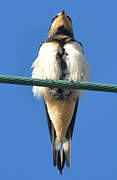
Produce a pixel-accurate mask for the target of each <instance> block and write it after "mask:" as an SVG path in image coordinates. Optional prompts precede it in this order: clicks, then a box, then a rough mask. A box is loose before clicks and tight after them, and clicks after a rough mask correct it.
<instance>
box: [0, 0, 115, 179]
mask: <svg viewBox="0 0 117 180" xmlns="http://www.w3.org/2000/svg"><path fill="white" fill-rule="evenodd" d="M63 9H65V11H66V13H67V14H68V15H69V16H70V17H71V19H72V22H73V28H74V35H75V38H76V39H77V40H78V41H81V42H82V44H83V47H84V51H85V56H86V57H87V59H88V62H89V65H90V71H91V81H92V82H101V83H113V84H117V1H116V0H115V1H114V0H97V1H96V0H88V1H87V0H76V1H75V0H71V1H68V0H67V1H66V0H64V1H63V0H59V1H56V0H50V1H44V0H43V1H40V0H19V1H18V0H0V74H3V75H15V76H27V77H30V76H31V71H32V70H31V68H30V67H31V65H32V63H33V61H34V59H35V58H36V56H37V51H38V48H39V45H40V43H41V42H42V41H44V40H46V38H47V32H48V29H49V26H50V21H51V18H52V17H53V16H55V15H56V14H57V13H59V12H61V11H62V10H63ZM47 178H49V179H56V180H57V179H60V178H61V179H68V180H70V179H72V178H74V179H79V180H88V179H90V180H94V179H95V180H99V179H100V180H104V179H106V180H110V179H112V180H117V95H116V94H114V93H103V92H93V91H88V92H87V93H86V94H84V97H83V99H82V100H81V101H80V104H79V110H78V113H77V120H76V124H75V129H74V135H73V140H72V152H71V168H70V169H68V168H64V171H63V175H62V176H61V177H60V175H59V174H58V172H57V169H56V168H54V167H53V166H52V152H51V143H50V138H49V133H48V127H47V124H46V116H45V111H44V107H43V101H42V99H40V100H39V101H37V100H36V98H34V97H33V94H32V87H30V86H18V85H6V84H0V179H1V180H39V179H47Z"/></svg>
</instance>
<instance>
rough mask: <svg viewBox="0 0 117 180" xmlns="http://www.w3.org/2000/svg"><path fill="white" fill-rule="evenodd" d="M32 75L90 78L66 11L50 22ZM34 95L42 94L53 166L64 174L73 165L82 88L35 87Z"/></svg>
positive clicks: (59, 78)
mask: <svg viewBox="0 0 117 180" xmlns="http://www.w3.org/2000/svg"><path fill="white" fill-rule="evenodd" d="M32 67H33V72H32V77H33V78H39V79H48V80H65V81H70V82H77V81H88V80H89V66H88V63H87V61H86V59H85V56H84V51H83V47H82V44H81V43H80V42H77V41H76V40H75V39H74V35H73V29H72V22H71V19H70V17H69V16H68V15H67V14H66V13H65V12H64V10H63V11H62V12H61V13H59V14H57V15H56V16H55V17H54V18H53V19H52V21H51V25H50V29H49V31H48V38H47V40H46V41H45V42H44V43H42V44H41V46H40V49H39V52H38V57H37V58H36V60H35V61H34V63H33V65H32ZM33 93H34V96H36V97H40V96H41V95H42V96H43V100H44V105H45V110H46V116H47V122H48V128H49V134H50V139H51V143H52V150H53V165H54V166H57V168H58V171H59V173H60V174H62V169H63V167H64V165H65V163H66V166H67V167H70V148H71V139H72V135H73V129H74V123H75V119H76V113H77V108H78V102H79V98H80V96H82V90H74V89H62V88H48V87H40V86H34V87H33Z"/></svg>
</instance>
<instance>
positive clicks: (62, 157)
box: [52, 139, 71, 174]
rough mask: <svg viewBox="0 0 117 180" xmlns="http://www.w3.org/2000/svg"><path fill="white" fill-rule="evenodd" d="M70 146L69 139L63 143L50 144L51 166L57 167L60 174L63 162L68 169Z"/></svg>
mask: <svg viewBox="0 0 117 180" xmlns="http://www.w3.org/2000/svg"><path fill="white" fill-rule="evenodd" d="M70 144H71V139H67V140H66V141H65V142H64V143H57V142H56V141H55V142H53V143H52V149H53V165H54V166H57V168H58V171H59V173H60V174H62V169H63V168H64V165H65V162H66V166H67V167H68V168H69V167H70Z"/></svg>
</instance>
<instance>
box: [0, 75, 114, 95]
mask: <svg viewBox="0 0 117 180" xmlns="http://www.w3.org/2000/svg"><path fill="white" fill-rule="evenodd" d="M0 83H5V84H18V85H29V86H44V87H51V88H64V89H82V90H91V91H103V92H114V93H117V85H112V84H102V83H93V82H69V81H63V80H44V79H34V78H27V77H18V76H7V75H6V76H4V75H0Z"/></svg>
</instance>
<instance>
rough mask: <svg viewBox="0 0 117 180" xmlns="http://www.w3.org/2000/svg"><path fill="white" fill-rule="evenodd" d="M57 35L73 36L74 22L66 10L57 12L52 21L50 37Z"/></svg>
mask: <svg viewBox="0 0 117 180" xmlns="http://www.w3.org/2000/svg"><path fill="white" fill-rule="evenodd" d="M56 35H67V36H70V37H71V38H73V30H72V22H71V19H70V17H69V16H68V15H67V14H65V11H64V10H63V11H62V12H61V13H59V14H57V15H56V16H55V17H54V18H53V19H52V21H51V26H50V29H49V31H48V38H50V37H52V36H56Z"/></svg>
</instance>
